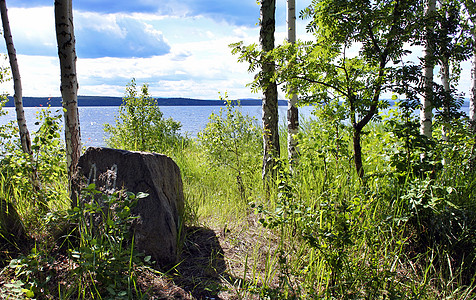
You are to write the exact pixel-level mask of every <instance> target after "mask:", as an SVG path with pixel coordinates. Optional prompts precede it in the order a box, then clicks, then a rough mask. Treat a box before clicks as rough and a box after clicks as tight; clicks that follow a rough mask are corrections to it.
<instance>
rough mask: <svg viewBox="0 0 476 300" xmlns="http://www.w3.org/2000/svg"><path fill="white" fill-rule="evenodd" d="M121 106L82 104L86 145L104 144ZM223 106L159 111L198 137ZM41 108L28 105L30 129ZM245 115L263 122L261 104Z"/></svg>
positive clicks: (306, 112) (306, 110) (11, 114)
mask: <svg viewBox="0 0 476 300" xmlns="http://www.w3.org/2000/svg"><path fill="white" fill-rule="evenodd" d="M118 108H119V107H118V106H82V107H79V121H80V126H81V140H82V142H83V144H84V145H85V146H86V147H89V146H96V147H97V146H105V145H106V143H105V142H104V136H105V133H104V131H103V129H104V124H106V123H108V124H114V123H115V122H114V116H115V115H117V113H118ZM220 108H224V107H223V106H161V107H160V110H161V111H162V113H163V114H164V117H165V118H169V117H171V118H173V119H174V120H175V121H179V122H180V123H181V124H182V128H181V133H183V134H188V135H189V136H190V137H196V136H197V133H198V132H199V131H201V130H202V129H204V128H205V126H206V124H207V123H208V117H209V116H210V114H211V113H212V112H214V113H219V111H220ZM3 109H4V110H5V111H7V112H8V115H6V116H2V117H0V125H1V124H6V123H7V122H9V121H10V120H16V115H15V108H13V107H6V108H3ZM40 109H42V107H25V108H24V110H25V118H26V120H27V125H28V130H29V131H30V132H33V131H35V130H36V129H38V126H35V122H36V117H35V115H36V113H37V112H38V111H39V110H40ZM50 109H51V110H52V112H56V111H59V110H60V109H61V108H60V107H51V108H50ZM240 109H241V111H242V112H243V113H244V114H247V115H249V116H251V117H255V118H256V119H257V120H258V122H259V123H261V106H243V107H241V108H240ZM286 111H287V107H286V106H280V107H279V116H280V120H281V123H282V124H285V123H284V122H285V118H286ZM311 111H312V107H303V108H301V109H300V114H302V115H303V116H304V117H309V116H310V115H311Z"/></svg>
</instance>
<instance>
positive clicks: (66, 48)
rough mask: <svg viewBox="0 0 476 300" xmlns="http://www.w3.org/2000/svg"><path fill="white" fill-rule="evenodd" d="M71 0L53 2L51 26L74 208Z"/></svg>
mask: <svg viewBox="0 0 476 300" xmlns="http://www.w3.org/2000/svg"><path fill="white" fill-rule="evenodd" d="M72 6H73V5H72V0H55V26H56V41H57V44H58V56H59V63H60V68H61V86H60V90H61V97H62V98H63V108H64V111H65V112H64V122H65V130H64V131H65V143H66V160H67V167H68V179H69V188H70V195H71V199H72V204H73V206H76V204H77V202H76V201H77V196H78V195H77V192H78V191H77V190H76V185H75V184H74V182H73V178H74V175H75V173H76V170H77V163H78V161H79V157H80V156H81V134H80V127H79V114H78V95H77V92H78V79H77V74H76V59H77V57H76V50H75V43H76V40H75V37H74V28H73V7H72Z"/></svg>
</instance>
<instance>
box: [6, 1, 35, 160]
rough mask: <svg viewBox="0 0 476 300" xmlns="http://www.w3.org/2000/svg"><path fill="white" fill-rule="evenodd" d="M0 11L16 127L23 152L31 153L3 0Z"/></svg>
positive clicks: (13, 47)
mask: <svg viewBox="0 0 476 300" xmlns="http://www.w3.org/2000/svg"><path fill="white" fill-rule="evenodd" d="M0 12H1V15H2V25H3V37H4V38H5V43H6V45H7V51H8V59H9V61H10V68H11V69H12V76H13V90H14V94H13V99H14V102H15V111H16V115H17V123H18V129H19V131H20V142H21V147H22V150H23V152H25V153H27V154H30V155H31V154H32V151H31V139H30V133H29V132H28V127H27V125H26V119H25V112H24V110H23V96H22V86H21V78H20V69H19V68H18V61H17V54H16V50H15V46H14V45H13V37H12V32H11V30H10V23H9V21H8V13H7V4H6V1H5V0H1V1H0Z"/></svg>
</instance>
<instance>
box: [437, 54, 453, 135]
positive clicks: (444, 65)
mask: <svg viewBox="0 0 476 300" xmlns="http://www.w3.org/2000/svg"><path fill="white" fill-rule="evenodd" d="M440 72H441V83H442V84H443V89H444V90H445V98H444V103H443V118H444V120H443V129H442V139H443V141H445V142H447V141H448V139H449V137H448V125H447V123H448V122H449V121H450V116H449V113H450V104H451V103H450V102H451V99H450V96H451V95H450V93H451V89H450V64H449V61H448V60H447V59H444V60H443V61H442V62H441V69H440Z"/></svg>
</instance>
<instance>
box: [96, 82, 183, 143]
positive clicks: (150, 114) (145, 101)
mask: <svg viewBox="0 0 476 300" xmlns="http://www.w3.org/2000/svg"><path fill="white" fill-rule="evenodd" d="M181 126H182V125H181V124H180V122H176V121H174V120H173V119H172V118H168V119H164V118H163V114H162V112H161V111H160V108H159V106H158V105H157V100H156V99H154V98H152V97H151V96H150V95H149V88H148V86H147V84H144V85H142V87H141V88H140V92H139V91H138V90H137V85H136V82H135V80H134V79H133V80H132V81H131V82H130V83H129V84H128V85H127V87H126V93H125V96H124V98H123V102H122V104H121V106H119V114H118V115H116V117H115V125H114V126H113V125H111V124H105V125H104V131H105V132H106V133H108V134H109V137H108V138H106V144H107V145H108V146H109V147H112V148H117V149H126V150H132V151H149V152H167V151H169V150H170V149H171V148H174V147H175V146H177V145H180V144H181V143H182V142H183V140H184V138H183V137H181V136H180V134H179V130H180V127H181Z"/></svg>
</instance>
